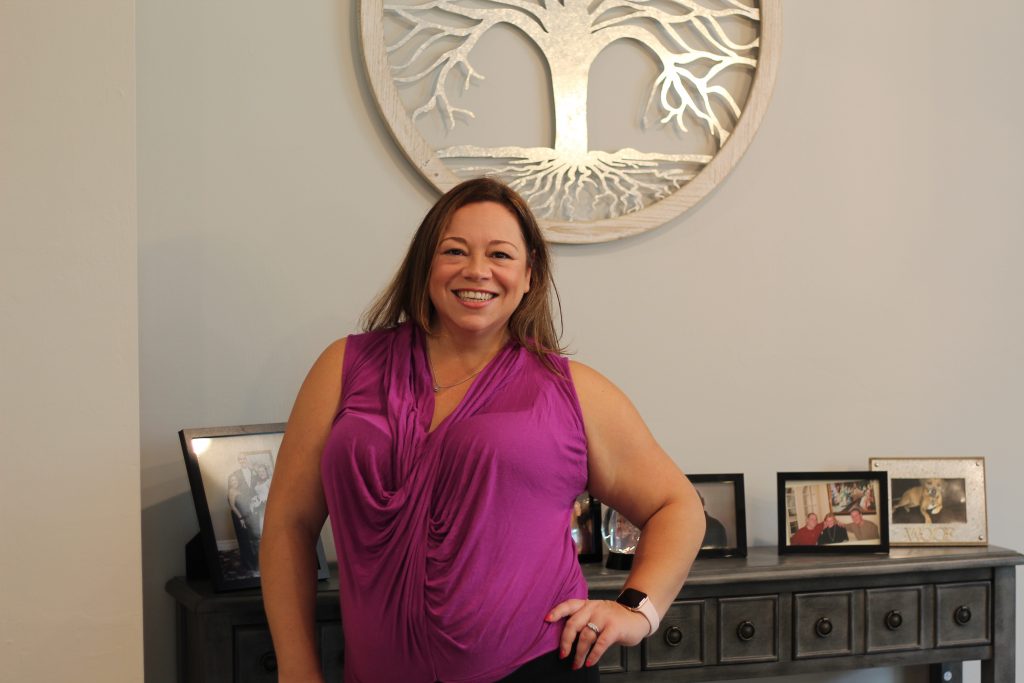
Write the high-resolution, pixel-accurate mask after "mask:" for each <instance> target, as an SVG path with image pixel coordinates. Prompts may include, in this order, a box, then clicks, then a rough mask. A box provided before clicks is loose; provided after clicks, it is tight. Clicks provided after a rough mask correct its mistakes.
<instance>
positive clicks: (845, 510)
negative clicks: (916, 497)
mask: <svg viewBox="0 0 1024 683" xmlns="http://www.w3.org/2000/svg"><path fill="white" fill-rule="evenodd" d="M777 476H778V501H779V502H778V506H779V554H780V555H781V554H785V553H884V552H888V551H889V517H888V515H886V514H885V512H884V511H885V510H887V509H888V500H889V480H888V478H887V477H886V473H885V472H881V471H873V472H872V471H869V472H779V473H778V475H777Z"/></svg>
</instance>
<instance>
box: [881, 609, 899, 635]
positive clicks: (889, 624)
mask: <svg viewBox="0 0 1024 683" xmlns="http://www.w3.org/2000/svg"><path fill="white" fill-rule="evenodd" d="M902 625H903V615H902V614H900V613H899V610H890V611H889V613H888V614H886V615H885V627H886V628H887V629H889V630H890V631H895V630H896V629H898V628H899V627H900V626H902Z"/></svg>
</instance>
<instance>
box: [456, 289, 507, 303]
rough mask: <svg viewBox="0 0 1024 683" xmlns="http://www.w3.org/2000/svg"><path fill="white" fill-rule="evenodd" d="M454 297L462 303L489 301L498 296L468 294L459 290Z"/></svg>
mask: <svg viewBox="0 0 1024 683" xmlns="http://www.w3.org/2000/svg"><path fill="white" fill-rule="evenodd" d="M455 296H457V297H459V298H460V299H462V300H463V301H490V300H491V299H493V298H494V297H496V296H498V295H497V294H492V293H490V292H470V291H466V290H459V291H457V292H455Z"/></svg>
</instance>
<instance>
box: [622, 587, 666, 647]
mask: <svg viewBox="0 0 1024 683" xmlns="http://www.w3.org/2000/svg"><path fill="white" fill-rule="evenodd" d="M615 602H617V603H619V604H620V605H622V606H623V607H625V608H626V609H628V610H630V611H631V612H639V613H640V614H642V615H644V618H645V619H647V623H648V624H650V626H651V630H650V631H648V632H647V635H648V636H650V635H651V634H652V633H654V632H655V631H657V630H658V622H659V621H661V620H660V619H659V618H658V610H656V609H654V605H653V604H652V603H651V600H650V598H648V597H647V593H643V592H641V591H638V590H637V589H635V588H626V589H624V590H623V591H622V592H621V593H619V597H617V598H615Z"/></svg>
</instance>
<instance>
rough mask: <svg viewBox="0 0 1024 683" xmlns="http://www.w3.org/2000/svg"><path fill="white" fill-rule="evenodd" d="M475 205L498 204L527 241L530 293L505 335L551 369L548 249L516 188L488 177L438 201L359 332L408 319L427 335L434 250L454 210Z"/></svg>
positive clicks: (552, 292) (553, 344)
mask: <svg viewBox="0 0 1024 683" xmlns="http://www.w3.org/2000/svg"><path fill="white" fill-rule="evenodd" d="M478 202H494V203H496V204H500V205H501V206H504V207H505V208H506V209H508V210H509V212H510V213H511V214H512V215H513V216H515V217H516V220H517V221H518V222H519V229H520V231H521V232H522V234H523V241H524V242H525V243H526V253H527V264H528V265H529V266H530V268H531V270H532V272H531V275H530V291H529V292H527V293H526V294H525V295H524V296H523V300H522V301H521V302H519V307H518V308H516V310H515V312H514V313H512V317H511V318H510V319H509V321H508V331H509V335H510V336H511V337H512V339H513V340H514V341H515V342H517V343H519V344H521V345H523V346H525V347H526V348H527V349H529V350H530V351H532V352H533V353H535V354H536V355H537V356H538V357H540V359H541V360H542V361H543V362H544V364H545V365H547V366H549V367H551V364H550V362H549V361H548V360H547V358H546V357H545V356H546V355H547V354H548V353H561V352H563V348H562V346H561V343H560V337H561V335H560V333H558V332H556V331H555V323H554V312H553V309H552V298H554V300H555V302H556V303H558V304H559V307H558V316H559V320H558V322H559V328H561V324H562V318H561V305H560V304H561V302H560V300H559V298H558V290H557V289H556V288H555V283H554V280H553V279H552V277H551V257H550V254H549V252H548V245H547V242H546V241H545V240H544V235H543V234H542V233H541V231H540V226H538V225H537V219H536V218H534V216H533V212H532V211H530V207H529V206H527V204H526V201H525V200H524V199H523V198H522V197H520V196H519V194H518V193H516V191H515V190H513V189H512V188H510V187H508V186H507V185H505V184H504V183H502V182H500V181H498V180H495V179H493V178H474V179H472V180H467V181H465V182H462V183H460V184H458V185H456V186H455V187H453V188H452V189H450V190H449V191H448V192H446V193H445V194H444V196H442V197H441V198H440V199H438V200H437V203H436V204H434V206H433V207H432V208H431V209H430V211H429V212H427V215H426V217H424V219H423V222H422V223H420V227H419V228H418V229H417V230H416V234H415V235H413V238H412V242H411V243H410V244H409V251H407V252H406V254H405V259H404V260H403V261H402V265H401V266H400V267H399V268H398V272H397V273H395V277H394V278H393V279H392V280H391V284H390V285H388V287H387V288H386V289H385V290H384V291H383V292H381V294H380V295H379V296H378V297H377V299H376V301H374V302H373V304H372V305H371V306H370V307H369V308H368V309H367V310H366V312H365V313H364V314H363V329H364V330H365V331H367V332H369V331H371V330H379V329H384V328H389V327H395V326H396V325H398V324H399V323H402V322H404V321H406V320H411V321H412V322H414V323H416V324H417V325H419V326H420V328H421V329H422V330H423V331H424V332H426V333H427V334H429V333H430V329H431V321H432V319H433V316H434V304H433V303H432V302H431V301H430V292H429V290H428V281H429V279H430V265H431V262H432V261H433V258H434V252H435V251H437V244H438V242H439V241H440V240H441V236H442V235H443V234H444V231H445V230H446V229H447V228H448V225H449V224H450V223H451V220H452V216H453V215H454V214H455V212H456V211H458V210H459V209H461V208H462V207H464V206H466V205H468V204H476V203H478Z"/></svg>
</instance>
